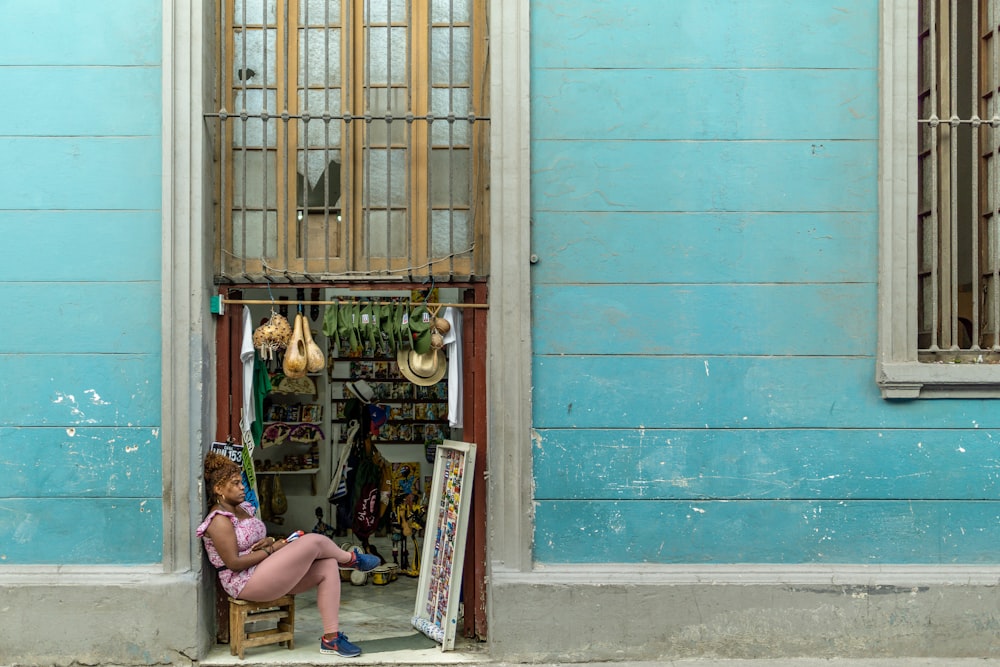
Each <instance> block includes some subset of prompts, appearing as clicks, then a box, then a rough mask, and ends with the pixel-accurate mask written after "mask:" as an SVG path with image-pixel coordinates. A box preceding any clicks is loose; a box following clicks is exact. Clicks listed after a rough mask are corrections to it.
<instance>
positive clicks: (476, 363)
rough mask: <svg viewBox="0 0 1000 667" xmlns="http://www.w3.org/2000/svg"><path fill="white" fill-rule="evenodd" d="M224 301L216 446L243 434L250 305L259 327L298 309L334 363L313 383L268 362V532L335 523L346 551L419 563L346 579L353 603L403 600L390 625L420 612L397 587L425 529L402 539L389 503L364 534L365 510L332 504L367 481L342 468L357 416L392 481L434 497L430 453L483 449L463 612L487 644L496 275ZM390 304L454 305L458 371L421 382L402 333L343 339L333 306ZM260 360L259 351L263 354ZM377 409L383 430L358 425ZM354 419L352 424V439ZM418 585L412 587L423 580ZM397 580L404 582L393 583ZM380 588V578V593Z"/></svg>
mask: <svg viewBox="0 0 1000 667" xmlns="http://www.w3.org/2000/svg"><path fill="white" fill-rule="evenodd" d="M432 290H433V291H432ZM218 303H219V310H221V311H222V312H221V313H218V315H219V317H218V320H217V323H218V327H217V340H216V343H217V345H216V347H217V351H218V354H217V358H216V371H217V379H218V386H217V395H216V406H217V427H216V440H218V441H226V440H234V441H236V442H240V439H241V429H240V418H241V404H242V396H243V373H242V364H241V362H240V348H241V345H242V343H243V333H244V329H245V328H246V326H245V325H244V308H246V309H247V310H248V311H249V321H250V323H251V324H250V326H252V327H253V328H254V329H256V328H257V327H259V326H261V324H262V323H264V322H266V321H268V320H269V318H270V317H271V313H272V311H273V312H274V313H277V314H278V315H281V316H282V317H283V318H284V319H286V321H289V322H290V323H292V322H294V320H295V319H296V316H297V315H299V314H301V315H302V318H303V320H304V322H305V323H306V324H307V325H308V327H309V329H310V331H311V336H312V338H313V340H314V341H315V342H316V344H317V345H319V346H320V348H321V349H322V350H323V351H324V353H325V355H326V365H325V367H324V368H323V369H322V370H321V371H320V372H316V373H311V374H308V375H307V378H306V381H304V382H303V381H300V380H296V381H295V382H291V381H289V380H288V378H287V377H285V376H284V374H283V373H282V354H281V352H280V351H278V352H277V353H276V354H275V355H274V357H273V358H270V359H267V360H263V359H262V360H261V362H262V363H263V364H264V365H265V366H266V368H267V371H268V377H269V378H271V379H273V380H274V382H273V383H271V387H270V390H269V391H268V392H267V394H266V396H265V399H264V401H263V404H262V413H263V414H262V417H263V419H262V424H261V426H262V429H261V431H262V432H261V435H260V442H259V444H258V445H257V446H256V447H254V450H253V455H252V458H253V460H254V471H255V473H256V485H257V491H258V494H259V495H258V500H259V501H260V502H262V503H263V505H262V511H261V516H262V518H265V522H266V524H267V526H268V531H269V533H272V532H273V533H274V534H276V535H283V534H285V533H287V532H290V531H291V530H296V529H301V530H306V531H310V530H312V531H315V532H324V531H326V532H327V533H328V535H329V537H330V538H331V539H333V540H335V541H336V542H337V543H338V544H340V545H341V546H344V545H345V544H346V545H348V546H349V547H361V548H363V549H365V550H367V551H369V552H374V553H376V554H377V555H379V556H380V557H381V558H382V559H383V560H384V561H385V562H386V564H387V565H389V566H393V565H394V566H396V568H397V570H404V569H405V570H408V573H407V574H402V573H401V572H397V573H395V574H396V575H397V579H396V580H393V583H390V584H388V585H382V586H380V585H377V584H374V582H372V581H371V580H369V581H367V582H365V584H362V585H354V584H351V583H349V580H346V579H345V580H344V582H343V585H344V590H343V597H344V599H345V600H347V599H349V598H357V597H363V596H365V595H366V591H367V592H368V593H370V594H371V595H372V596H374V595H379V596H380V598H381V599H383V600H388V599H390V598H392V599H394V600H395V602H396V604H395V605H394V607H392V608H395V609H396V611H394V612H392V613H394V614H399V615H400V616H405V617H406V618H405V619H403V618H400V619H396V618H393V619H386V621H387V623H390V624H396V623H399V622H403V621H407V620H408V618H409V615H410V614H412V611H413V608H412V603H413V600H410V604H409V608H406V607H407V605H406V604H403V605H400V604H399V600H401V599H403V600H405V597H406V596H405V594H403V595H402V596H401V595H398V594H396V595H389V594H388V593H389V592H395V593H399V592H400V591H401V590H402V589H404V588H405V587H406V584H408V583H409V582H405V583H403V584H398V585H397V583H398V581H400V579H398V577H399V576H400V575H402V577H403V578H410V577H409V576H407V575H410V576H412V577H415V576H417V574H418V573H419V563H418V562H415V561H416V560H418V555H419V547H420V544H421V542H420V541H419V540H420V539H421V536H419V535H418V536H417V541H416V542H412V541H410V540H406V541H405V542H402V541H401V540H400V539H399V537H400V535H399V534H398V532H399V531H398V530H394V528H393V523H392V517H393V514H392V508H391V507H383V508H382V510H383V513H382V514H381V517H382V519H383V520H382V521H381V522H380V523H378V524H376V525H375V526H374V527H373V528H372V530H371V532H370V533H369V534H367V535H365V534H359V533H358V532H357V530H356V529H357V528H358V526H357V525H355V516H354V515H352V514H351V509H352V505H353V504H354V503H353V502H346V503H345V502H343V500H342V499H343V492H344V489H343V488H341V489H340V491H341V495H340V496H338V497H336V498H334V496H335V495H336V492H337V488H336V487H337V486H338V483H339V486H344V482H351V484H348V487H349V488H348V490H347V494H348V497H351V496H354V495H355V494H356V488H352V485H353V483H356V481H357V480H356V478H355V479H354V480H347V479H345V477H344V476H343V475H342V474H341V473H342V468H343V463H344V461H346V460H348V459H346V458H345V455H346V454H347V453H348V452H349V451H350V447H351V446H352V443H356V442H357V439H358V433H357V430H360V428H359V427H360V425H361V424H360V423H359V422H365V430H364V433H363V434H362V436H367V437H368V439H369V441H370V443H371V446H372V447H371V449H372V452H373V453H374V455H375V456H376V457H377V459H378V463H379V467H380V468H381V469H383V470H385V471H387V473H388V475H389V478H390V479H389V480H388V483H387V484H386V488H391V487H392V483H394V482H400V481H402V482H403V483H404V484H406V483H409V484H414V483H415V485H416V487H417V489H418V490H419V491H425V490H426V489H428V488H429V480H430V478H429V475H430V471H431V470H432V466H431V464H430V463H428V461H432V460H433V458H432V457H433V450H434V445H435V443H436V442H437V441H439V440H442V439H457V440H466V441H470V442H475V443H477V450H476V465H475V482H474V486H473V500H472V507H471V513H470V517H469V526H468V540H467V543H466V549H465V567H464V570H463V581H462V599H463V602H464V604H463V610H464V611H463V614H462V616H461V618H460V620H459V623H460V625H459V633H458V634H459V636H461V637H464V638H465V639H467V640H473V641H484V640H485V638H486V633H487V627H486V613H485V609H486V588H485V536H486V525H485V523H486V506H485V499H486V488H485V484H484V480H483V471H484V469H485V460H486V445H487V443H486V418H485V416H486V362H485V360H486V354H485V340H486V316H487V308H486V304H487V290H486V285H485V283H470V284H446V285H441V286H437V287H433V286H432V287H431V288H430V289H428V287H427V286H426V285H421V284H392V285H381V284H373V285H365V286H359V285H353V284H346V285H329V284H319V285H314V284H310V285H274V284H271V285H266V284H265V285H260V284H256V285H242V286H235V285H234V286H225V287H221V288H220V289H219V298H218ZM382 303H387V304H400V305H403V306H405V308H406V309H407V310H408V312H409V313H412V312H413V311H414V310H417V309H418V308H420V311H419V312H424V311H427V312H430V313H433V315H432V317H433V316H435V315H436V316H439V317H440V316H442V315H443V314H444V312H445V309H446V308H448V309H450V313H451V314H450V317H451V318H452V321H454V320H456V319H457V322H456V324H457V326H458V329H459V333H460V342H459V344H458V345H457V346H454V345H453V347H452V348H451V349H450V350H449V351H448V352H447V353H446V354H445V356H444V357H442V359H444V360H445V361H446V362H449V366H448V368H447V370H446V371H445V372H444V373H443V375H441V377H440V378H438V377H437V374H436V373H432V374H431V375H426V376H423V375H417V376H416V378H417V379H416V381H414V380H412V379H411V378H412V377H413V375H412V372H413V371H414V369H413V368H409V367H404V368H402V369H401V368H400V360H399V356H398V351H396V350H394V345H393V344H392V343H391V341H390V342H389V343H387V344H380V343H381V342H382V341H381V340H375V341H373V342H374V346H372V345H371V344H368V345H367V346H366V345H365V344H361V345H360V347H359V346H358V345H357V343H352V342H350V337H349V336H348V337H347V340H345V339H344V337H343V336H342V335H341V334H342V332H341V331H337V330H335V326H334V327H332V326H331V324H330V321H331V313H330V309H335V310H338V311H339V310H341V309H343V308H344V307H345V306H349V307H350V308H352V309H355V310H356V311H357V312H359V313H360V312H366V314H367V312H369V311H365V308H366V307H369V306H373V305H379V304H382ZM333 319H334V321H338V320H339V317H334V318H333ZM373 333H374V332H373ZM380 333H381V330H380ZM365 335H367V332H366V334H365ZM389 335H398V332H396V333H393V334H389ZM411 335H412V333H411ZM369 341H370V342H371V339H369ZM352 346H353V347H352ZM257 355H258V357H260V356H261V354H260V352H258V353H257ZM455 356H457V359H458V360H460V362H461V363H460V364H458V366H460V368H461V370H460V371H459V372H457V373H456V372H455V371H454V368H455V366H453V365H451V363H450V362H451V361H452V359H454V358H455ZM417 371H418V372H423V371H422V370H421V369H417ZM456 403H457V405H458V406H460V408H461V411H460V413H459V415H458V416H459V418H458V420H456V414H455V412H454V405H455V404H456ZM370 405H373V406H375V408H374V414H375V415H376V418H375V420H374V421H375V422H377V426H375V427H372V426H371V423H372V421H371V420H370V419H369V420H367V421H366V420H363V419H358V410H359V409H361V410H365V411H368V410H370V409H371V408H370V407H369V406H370ZM366 414H368V415H369V416H370V414H371V413H366ZM352 427H355V430H354V432H353V433H352ZM347 467H350V465H348V466H347ZM335 481H336V482H335ZM383 481H385V480H383ZM390 497H391V496H390ZM364 532H365V531H363V530H362V531H361V533H364ZM394 538H395V539H394ZM412 581H413V582H414V584H415V581H416V579H415V578H413V579H412ZM394 585H397V587H396V589H395V591H392V587H393V586H394ZM375 586H380V588H379V590H378V591H376V588H375ZM413 588H414V590H415V585H414V586H413ZM383 608H385V609H389V608H390V607H389V606H385V607H383ZM216 620H217V624H218V626H219V628H218V630H219V631H218V632H217V633H216V634H217V636H218V637H219V638H220V641H225V640H226V639H228V627H227V621H226V617H225V614H224V613H221V612H219V613H217V614H216Z"/></svg>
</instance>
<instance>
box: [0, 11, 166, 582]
mask: <svg viewBox="0 0 1000 667" xmlns="http://www.w3.org/2000/svg"><path fill="white" fill-rule="evenodd" d="M0 16H3V21H0V92H2V95H3V99H4V101H5V102H4V105H3V106H4V109H3V113H2V114H0V155H2V156H3V159H2V160H0V239H2V243H0V290H2V291H3V293H4V295H5V299H4V302H5V304H6V321H7V325H6V327H5V332H4V334H3V335H0V395H2V396H3V400H2V401H0V471H2V473H3V475H2V478H3V483H2V484H0V534H3V535H4V536H5V537H4V539H2V540H0V565H24V564H86V565H92V564H140V563H156V562H159V561H160V560H161V559H162V542H163V527H162V518H163V517H162V514H163V508H162V494H163V487H162V475H161V468H162V463H161V461H162V453H161V441H160V431H159V426H160V423H161V418H160V417H161V415H160V412H161V410H160V401H161V389H160V384H161V383H160V378H161V372H160V363H161V359H160V356H161V354H160V326H161V322H160V255H161V253H160V208H161V206H160V187H161V186H160V175H161V159H162V153H161V148H160V142H161V136H162V134H161V118H162V114H161V104H162V95H161V91H160V87H161V67H160V65H161V42H162V36H161V33H162V20H161V3H160V0H102V1H101V2H94V1H93V0H91V1H81V0H32V1H31V2H20V1H15V0H0Z"/></svg>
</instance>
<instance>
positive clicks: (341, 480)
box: [326, 420, 361, 504]
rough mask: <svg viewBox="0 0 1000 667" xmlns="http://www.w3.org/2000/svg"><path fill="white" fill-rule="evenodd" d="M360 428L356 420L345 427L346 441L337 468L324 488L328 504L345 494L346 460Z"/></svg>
mask: <svg viewBox="0 0 1000 667" xmlns="http://www.w3.org/2000/svg"><path fill="white" fill-rule="evenodd" d="M360 428H361V424H360V423H358V421H357V420H354V421H352V422H351V423H350V425H349V426H348V427H347V443H346V444H345V445H344V447H343V449H342V450H341V452H340V460H339V461H338V462H337V470H336V471H335V472H334V473H333V477H332V478H330V487H329V488H328V489H327V490H326V499H327V502H329V503H330V504H336V501H337V500H339V499H340V498H343V497H344V496H346V495H347V473H348V471H349V468H348V465H347V460H348V457H349V456H350V455H351V450H352V449H353V448H354V442H355V439H356V438H357V435H358V431H359V430H360Z"/></svg>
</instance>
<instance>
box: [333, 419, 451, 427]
mask: <svg viewBox="0 0 1000 667" xmlns="http://www.w3.org/2000/svg"><path fill="white" fill-rule="evenodd" d="M330 422H331V423H333V424H347V423H348V422H350V420H349V419H344V418H342V417H338V418H337V419H331V420H330ZM392 423H393V424H422V425H423V424H427V425H430V424H447V423H448V420H447V419H393V420H392Z"/></svg>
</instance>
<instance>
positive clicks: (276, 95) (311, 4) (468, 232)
mask: <svg viewBox="0 0 1000 667" xmlns="http://www.w3.org/2000/svg"><path fill="white" fill-rule="evenodd" d="M218 21H219V26H220V29H219V31H218V34H219V49H218V53H217V56H218V62H219V63H220V65H219V77H218V97H219V100H220V104H219V107H218V110H217V111H215V112H212V113H207V114H205V115H206V117H207V118H208V119H210V120H214V121H216V122H217V125H216V126H215V129H216V130H217V133H216V134H217V142H218V145H217V151H218V156H219V159H218V172H217V173H218V187H217V196H218V199H217V214H216V216H215V220H216V226H217V231H216V234H215V242H216V249H217V252H216V272H215V273H216V281H217V282H219V283H226V282H228V283H246V282H250V283H254V282H262V281H269V282H291V283H294V282H309V283H315V282H323V281H330V280H345V279H346V280H351V279H354V280H382V279H406V278H424V277H428V276H431V277H434V278H435V279H437V280H464V279H468V278H470V277H472V276H485V275H486V274H487V272H488V266H487V263H486V252H485V247H486V245H485V243H482V242H478V243H477V241H481V240H482V239H484V238H486V235H487V234H488V220H487V214H488V205H487V188H486V183H487V182H488V162H487V148H488V147H487V142H488V137H489V128H488V126H489V117H488V115H487V114H486V113H484V110H485V109H486V108H487V106H488V96H487V74H488V71H487V70H488V57H487V56H488V54H487V48H486V42H487V40H486V32H487V25H486V23H487V20H486V3H485V1H484V0H427V1H425V2H406V1H405V0H222V1H221V3H220V8H219V17H218Z"/></svg>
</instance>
